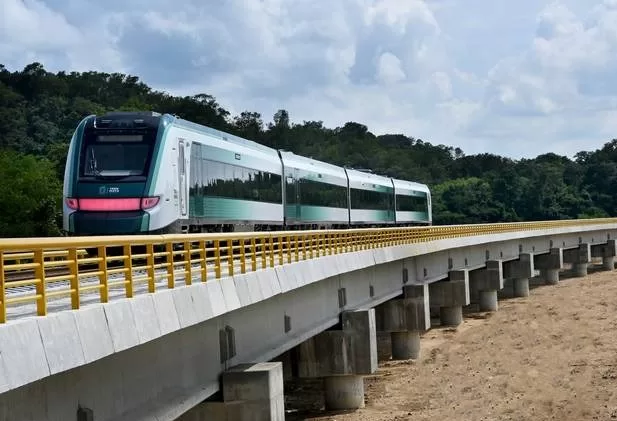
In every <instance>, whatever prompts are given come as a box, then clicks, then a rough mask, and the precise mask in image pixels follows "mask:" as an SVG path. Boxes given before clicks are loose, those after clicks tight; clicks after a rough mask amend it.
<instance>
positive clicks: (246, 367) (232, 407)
mask: <svg viewBox="0 0 617 421" xmlns="http://www.w3.org/2000/svg"><path fill="white" fill-rule="evenodd" d="M222 386H223V402H202V403H200V404H199V405H197V406H196V407H194V408H193V409H191V410H189V411H187V412H186V413H185V414H183V415H182V416H181V417H180V418H178V419H177V420H176V421H198V420H204V419H207V420H209V421H210V420H212V421H231V420H233V421H236V420H237V421H253V420H260V421H261V420H264V421H285V398H284V394H283V365H282V364H281V363H280V362H269V363H256V364H241V365H238V366H236V367H232V368H231V369H229V370H228V371H226V372H224V373H223V375H222Z"/></svg>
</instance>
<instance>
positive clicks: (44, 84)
mask: <svg viewBox="0 0 617 421" xmlns="http://www.w3.org/2000/svg"><path fill="white" fill-rule="evenodd" d="M111 110H120V111H128V110H155V111H159V112H167V113H173V114H176V115H178V116H180V117H182V118H185V119H188V120H191V121H194V122H197V123H201V124H205V125H208V126H211V127H214V128H217V129H220V130H225V131H229V132H231V133H234V134H236V135H239V136H243V137H246V138H249V139H252V140H255V141H257V142H260V143H263V144H265V145H268V146H272V147H276V148H283V149H287V150H291V151H293V152H295V153H297V154H301V155H305V156H310V157H313V158H316V159H321V160H324V161H328V162H331V163H334V164H337V165H349V166H353V167H356V168H371V169H373V170H374V171H375V172H377V173H381V174H387V175H390V176H393V177H399V178H403V179H407V180H416V181H420V182H423V183H427V184H428V185H429V186H430V188H431V189H432V191H433V207H434V210H433V215H434V221H435V223H436V224H458V223H479V222H501V221H531V220H547V219H572V218H585V217H604V216H612V215H615V214H617V212H616V211H615V209H616V206H615V202H616V201H617V196H616V195H615V194H614V192H615V191H617V139H613V140H612V141H610V142H608V143H606V144H605V145H604V147H603V148H602V149H599V150H596V151H594V152H579V153H578V154H577V155H576V156H575V159H574V160H570V159H569V158H567V157H564V156H558V155H555V154H545V155H540V156H538V157H536V158H535V159H523V160H516V161H515V160H512V159H508V158H504V157H500V156H497V155H492V154H479V155H471V156H465V154H464V153H463V151H462V150H461V149H460V148H455V147H451V146H444V145H433V144H431V143H429V142H427V141H424V140H421V139H415V138H413V137H409V136H405V135H402V134H389V135H383V136H375V135H373V134H372V133H371V132H370V131H369V130H368V128H367V127H366V126H364V125H362V124H360V123H355V122H348V123H346V124H345V125H344V126H343V127H337V128H334V129H332V128H327V127H324V125H323V124H322V122H320V121H304V122H302V123H292V121H291V118H290V116H289V114H288V113H287V112H286V111H285V110H279V111H278V112H277V113H276V114H275V115H274V116H273V121H272V122H271V123H267V124H266V123H264V121H263V119H262V116H261V115H260V114H259V113H255V112H250V111H245V112H242V113H241V114H240V115H239V116H231V115H230V113H229V112H228V111H226V110H225V109H224V108H222V107H221V106H220V105H219V104H218V103H217V102H216V100H215V99H214V98H213V97H212V96H210V95H207V94H198V95H194V96H185V97H177V96H171V95H169V94H167V93H164V92H158V91H155V90H153V89H151V88H150V87H148V86H147V85H145V84H144V83H142V82H140V81H139V79H138V78H137V77H135V76H130V75H124V74H108V73H101V72H84V73H77V72H71V73H66V72H59V73H57V74H54V73H50V72H47V71H46V70H45V69H44V67H43V65H41V64H40V63H32V64H30V65H28V66H26V67H25V68H24V69H23V70H22V71H14V72H10V71H8V70H7V69H6V68H5V67H4V66H3V65H0V236H3V237H22V236H50V235H59V234H60V225H59V224H60V213H61V200H62V199H61V194H62V177H63V175H64V163H65V156H66V151H67V148H68V141H69V140H70V138H71V136H72V133H73V130H74V129H75V127H76V125H77V123H78V122H79V121H80V120H81V119H82V118H83V117H84V116H86V115H88V114H100V113H104V112H106V111H111Z"/></svg>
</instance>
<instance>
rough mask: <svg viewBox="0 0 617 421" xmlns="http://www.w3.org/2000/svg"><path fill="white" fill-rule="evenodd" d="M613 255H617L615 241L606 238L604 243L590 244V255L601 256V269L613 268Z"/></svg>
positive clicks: (616, 242)
mask: <svg viewBox="0 0 617 421" xmlns="http://www.w3.org/2000/svg"><path fill="white" fill-rule="evenodd" d="M615 256H617V241H615V240H607V241H606V243H605V244H593V245H592V246H591V257H601V258H602V269H604V270H614V269H615Z"/></svg>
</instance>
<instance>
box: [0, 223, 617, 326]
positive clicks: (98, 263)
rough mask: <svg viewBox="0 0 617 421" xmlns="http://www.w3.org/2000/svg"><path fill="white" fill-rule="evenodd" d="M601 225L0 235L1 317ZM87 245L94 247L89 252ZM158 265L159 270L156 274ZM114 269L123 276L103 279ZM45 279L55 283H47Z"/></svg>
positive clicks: (504, 224) (569, 224)
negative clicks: (88, 299)
mask: <svg viewBox="0 0 617 421" xmlns="http://www.w3.org/2000/svg"><path fill="white" fill-rule="evenodd" d="M603 224H617V218H605V219H584V220H581V219H579V220H565V221H540V222H517V223H502V224H475V225H448V226H432V227H405V228H382V229H354V230H321V231H274V232H253V233H217V234H178V235H145V236H139V235H137V236H133V235H131V236H103V237H68V238H67V237H60V238H11V239H0V300H1V301H0V323H5V322H6V319H7V306H9V305H11V304H18V303H28V302H30V303H36V308H37V314H38V315H40V316H43V315H46V314H47V303H48V299H50V298H54V297H59V296H70V298H71V307H72V308H73V309H78V308H79V307H80V304H81V294H83V293H84V292H88V291H97V292H98V295H99V298H100V301H101V302H103V303H105V302H108V300H109V292H110V290H111V289H112V288H124V290H125V295H126V297H128V298H131V297H133V294H134V289H135V286H136V285H138V284H140V283H143V284H147V289H148V291H149V292H151V293H153V292H155V291H156V283H157V280H158V279H159V278H166V280H167V288H174V287H175V285H176V277H177V276H178V274H180V276H183V277H184V283H185V284H186V285H190V284H191V283H192V281H193V277H194V276H195V275H199V279H200V280H201V282H207V281H208V280H210V279H218V278H221V277H222V276H232V275H234V274H235V273H236V271H239V272H240V273H246V272H250V271H256V270H258V269H263V268H266V267H274V266H276V265H282V264H285V263H292V262H297V261H300V260H306V259H313V258H317V257H321V256H325V255H332V254H339V253H348V252H354V251H358V250H366V249H371V248H379V247H388V246H395V245H402V244H411V243H419V242H426V241H436V240H443V239H449V238H457V237H466V236H476V235H487V234H498V233H505V232H515V231H532V230H539V229H551V228H553V229H554V228H562V227H584V226H587V225H603ZM87 249H91V250H96V252H95V253H92V254H88V253H87V252H86V250H87ZM157 269H165V271H164V273H160V272H158V273H157ZM54 271H55V272H54ZM135 272H138V273H135ZM139 272H141V273H139ZM114 274H123V275H124V276H123V277H122V278H121V279H115V280H114V279H110V275H114ZM83 278H90V279H92V278H98V282H90V283H88V284H87V285H86V284H84V283H83V282H82V279H83ZM51 286H55V288H53V290H52V289H51V288H50V287H51ZM20 287H21V288H23V287H26V289H28V288H29V289H30V290H33V293H30V294H28V293H24V294H7V292H8V291H7V290H13V291H14V290H16V289H19V288H20ZM26 292H28V291H26ZM31 292H32V291H31Z"/></svg>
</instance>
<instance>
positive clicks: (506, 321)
mask: <svg viewBox="0 0 617 421" xmlns="http://www.w3.org/2000/svg"><path fill="white" fill-rule="evenodd" d="M564 278H566V277H565V276H564V274H562V281H561V282H560V283H559V285H557V286H540V287H538V288H533V289H532V291H531V295H530V297H527V298H516V299H507V300H500V302H499V306H500V307H499V311H498V312H496V313H474V314H466V316H465V321H464V323H463V324H462V325H460V326H459V327H458V328H456V329H452V328H450V329H447V328H433V329H431V330H430V331H429V332H427V333H426V334H425V335H424V336H423V337H422V351H421V353H422V355H421V358H420V359H419V360H417V361H402V362H393V361H387V362H381V363H380V368H379V370H378V371H377V372H376V373H375V375H373V376H369V377H366V378H365V393H366V407H365V408H362V409H360V410H357V411H353V412H342V413H341V412H339V413H326V412H323V411H320V410H319V407H320V406H321V403H320V402H318V401H313V404H312V405H313V409H315V410H316V411H312V412H309V411H306V410H304V411H301V412H295V413H294V411H291V412H290V413H289V414H288V416H287V418H288V419H290V420H291V419H294V420H295V419H306V420H314V421H317V420H319V421H326V420H331V421H334V420H336V421H378V420H379V421H381V420H383V421H385V420H414V421H417V420H465V421H468V420H487V421H488V420H491V421H492V420H527V419H533V420H577V421H579V420H617V330H616V329H617V271H615V272H612V273H609V272H595V273H592V271H591V270H590V275H589V276H587V277H586V278H566V279H564ZM285 387H286V389H288V390H289V391H290V392H291V393H290V397H289V398H288V403H287V404H286V405H287V406H288V407H293V405H294V397H295V399H297V400H298V401H300V400H302V398H304V400H306V401H308V400H310V399H309V398H310V397H311V396H313V397H317V399H318V398H319V396H320V391H319V384H318V382H307V381H304V382H303V383H302V382H301V383H297V384H290V385H287V384H286V386H285ZM304 409H306V407H305V408H304Z"/></svg>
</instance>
